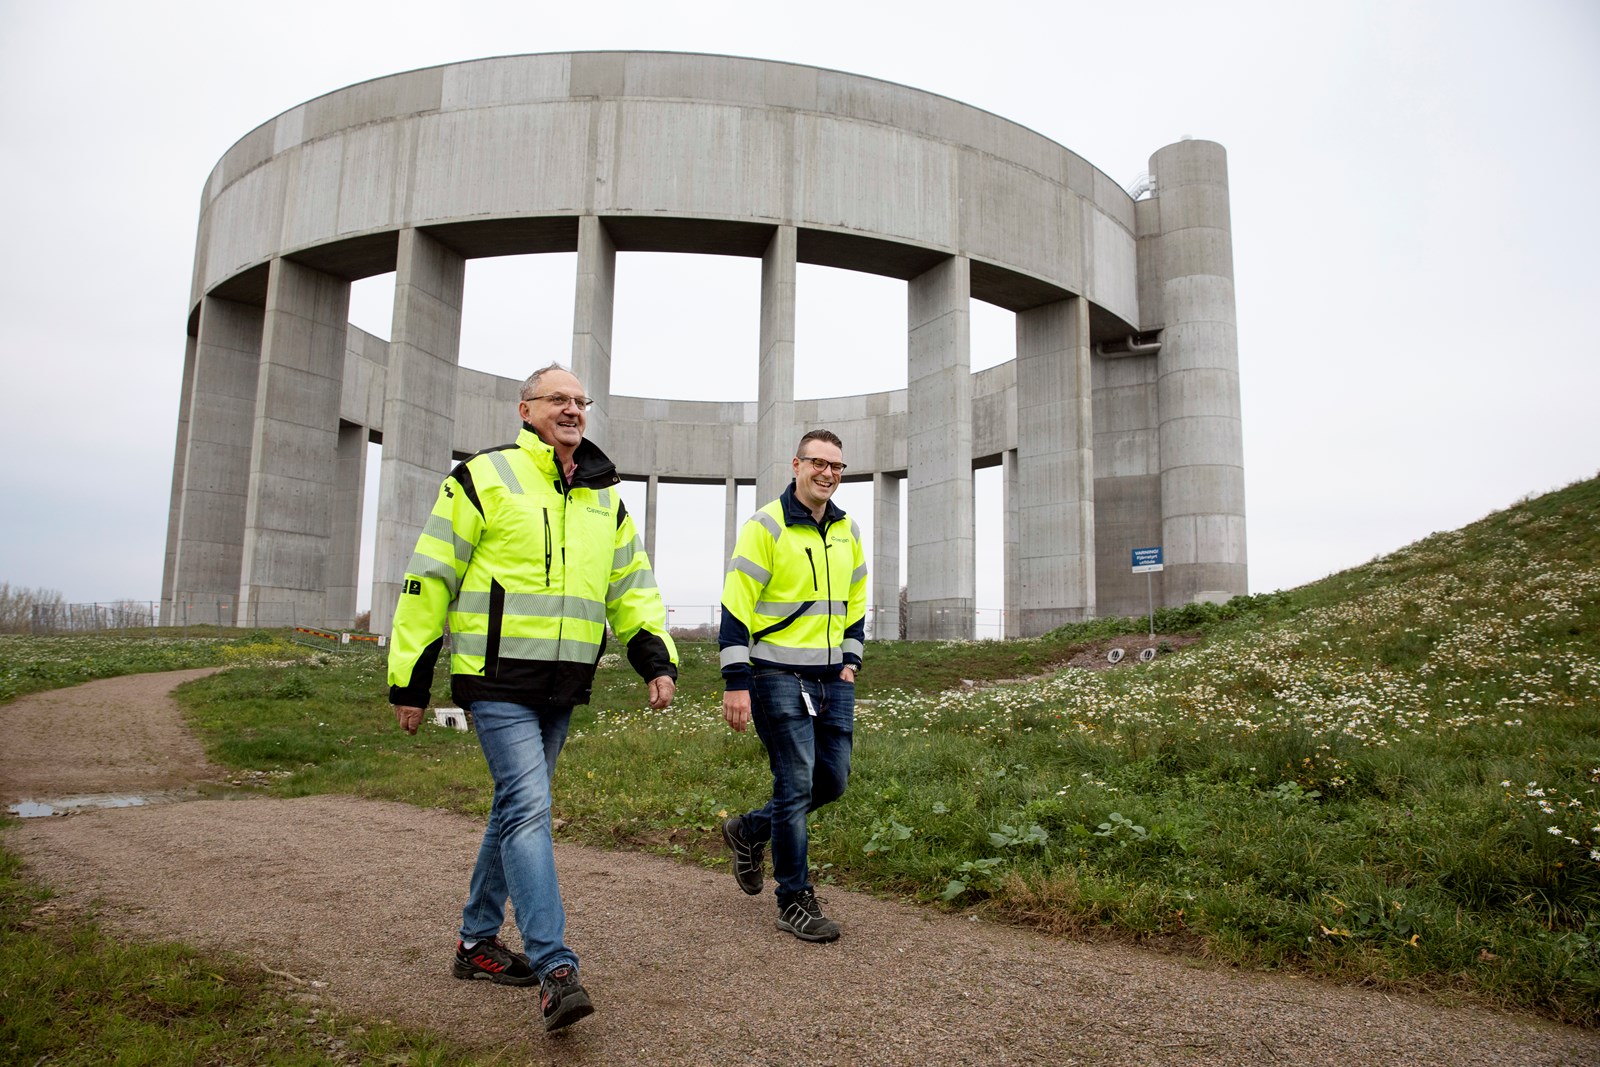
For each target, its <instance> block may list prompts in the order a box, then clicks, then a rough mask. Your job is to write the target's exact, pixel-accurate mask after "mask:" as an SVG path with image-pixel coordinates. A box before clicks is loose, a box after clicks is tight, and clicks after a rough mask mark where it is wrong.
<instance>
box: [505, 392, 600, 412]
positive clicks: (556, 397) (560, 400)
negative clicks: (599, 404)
mask: <svg viewBox="0 0 1600 1067" xmlns="http://www.w3.org/2000/svg"><path fill="white" fill-rule="evenodd" d="M522 399H524V400H548V401H550V403H551V404H553V405H555V406H556V407H558V408H564V407H566V406H567V405H568V404H576V405H578V406H579V407H580V408H582V409H583V410H585V411H588V410H589V409H590V408H592V407H594V397H592V396H568V395H567V394H566V393H541V394H539V395H538V396H525V397H523V398H522Z"/></svg>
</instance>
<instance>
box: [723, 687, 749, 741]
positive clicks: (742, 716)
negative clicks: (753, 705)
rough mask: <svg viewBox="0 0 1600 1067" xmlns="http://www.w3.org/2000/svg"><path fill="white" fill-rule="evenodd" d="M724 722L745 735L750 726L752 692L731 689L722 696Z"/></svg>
mask: <svg viewBox="0 0 1600 1067" xmlns="http://www.w3.org/2000/svg"><path fill="white" fill-rule="evenodd" d="M722 721H723V722H725V723H727V724H728V725H729V726H731V727H733V728H734V729H735V730H737V731H738V732H739V733H744V728H745V727H746V726H749V725H750V690H748V689H729V690H728V691H727V692H725V693H723V694H722Z"/></svg>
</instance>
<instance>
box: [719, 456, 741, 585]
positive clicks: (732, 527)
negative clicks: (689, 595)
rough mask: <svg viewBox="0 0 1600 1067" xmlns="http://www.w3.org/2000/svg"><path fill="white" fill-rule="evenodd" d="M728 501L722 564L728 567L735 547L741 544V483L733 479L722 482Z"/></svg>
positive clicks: (724, 511)
mask: <svg viewBox="0 0 1600 1067" xmlns="http://www.w3.org/2000/svg"><path fill="white" fill-rule="evenodd" d="M722 486H723V496H724V498H725V500H726V503H725V504H724V510H723V517H722V563H723V566H724V567H726V566H727V563H728V561H729V560H730V559H732V558H733V547H734V545H736V544H738V542H739V482H738V479H736V478H733V477H728V478H724V479H723V480H722Z"/></svg>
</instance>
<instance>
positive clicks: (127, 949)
mask: <svg viewBox="0 0 1600 1067" xmlns="http://www.w3.org/2000/svg"><path fill="white" fill-rule="evenodd" d="M0 825H3V823H0ZM19 866H20V863H19V860H18V859H17V857H16V856H15V855H14V854H13V853H11V852H9V851H6V850H4V849H0V1062H5V1063H15V1064H43V1063H48V1064H52V1065H66V1067H70V1065H78V1064H81V1065H84V1067H89V1065H95V1067H98V1065H100V1064H106V1063H115V1064H118V1065H125V1067H135V1065H141V1064H151V1065H155V1064H159V1065H162V1067H167V1065H172V1064H195V1065H201V1064H222V1063H229V1064H246V1063H248V1064H281V1065H285V1067H289V1065H298V1064H303V1065H312V1064H392V1065H399V1064H408V1065H415V1067H426V1065H431V1064H447V1063H448V1064H463V1063H470V1062H472V1061H471V1060H470V1059H468V1058H466V1057H465V1056H464V1055H463V1054H462V1053H461V1052H460V1051H459V1050H457V1049H454V1048H453V1047H452V1046H451V1045H450V1044H449V1043H447V1042H446V1041H444V1040H442V1039H440V1038H439V1037H437V1036H434V1035H431V1034H428V1033H424V1032H420V1031H415V1030H406V1029H402V1028H399V1027H396V1026H394V1025H392V1024H390V1023H374V1022H364V1021H362V1020H359V1019H356V1018H353V1017H349V1016H345V1015H343V1014H341V1013H338V1012H333V1011H329V1010H327V1009H325V1008H322V1007H319V1006H317V1005H315V1004H314V1003H311V1002H309V1001H307V1000H305V999H303V998H295V997H292V996H290V995H288V994H285V993H284V992H282V991H281V989H280V986H281V982H280V981H279V980H278V979H275V978H273V977H271V976H269V975H267V974H266V973H265V972H264V971H262V970H261V969H260V968H257V967H252V966H250V965H249V964H248V963H246V962H245V961H243V960H236V959H217V958H211V957H206V956H203V955H201V954H199V953H196V952H193V951H191V950H189V949H187V948H184V947H182V946H180V945H172V944H125V943H121V942H118V941H116V940H114V939H112V938H110V937H108V936H106V935H105V934H104V933H103V932H102V931H101V930H100V928H99V926H98V925H97V924H96V923H95V922H94V920H93V918H92V917H90V916H84V915H75V914H72V913H71V912H70V911H68V910H66V909H63V908H60V907H58V906H57V905H56V904H54V903H52V902H51V901H50V899H49V895H48V893H47V892H45V891H44V890H43V889H42V888H41V887H39V886H38V885H37V884H35V883H33V882H32V881H30V880H28V879H26V878H24V877H23V876H22V874H21V873H20V871H19Z"/></svg>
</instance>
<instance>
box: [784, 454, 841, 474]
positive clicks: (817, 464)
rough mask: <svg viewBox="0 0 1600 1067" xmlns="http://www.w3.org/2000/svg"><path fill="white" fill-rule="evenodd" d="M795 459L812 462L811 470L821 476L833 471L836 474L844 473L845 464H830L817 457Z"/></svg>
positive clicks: (797, 457)
mask: <svg viewBox="0 0 1600 1067" xmlns="http://www.w3.org/2000/svg"><path fill="white" fill-rule="evenodd" d="M794 458H795V459H805V460H810V461H811V469H812V470H814V471H816V472H817V473H818V474H821V473H822V472H823V471H825V470H832V471H833V473H835V474H843V473H844V469H845V464H843V463H829V462H828V461H827V460H825V459H821V458H819V457H817V456H796V457H794Z"/></svg>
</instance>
